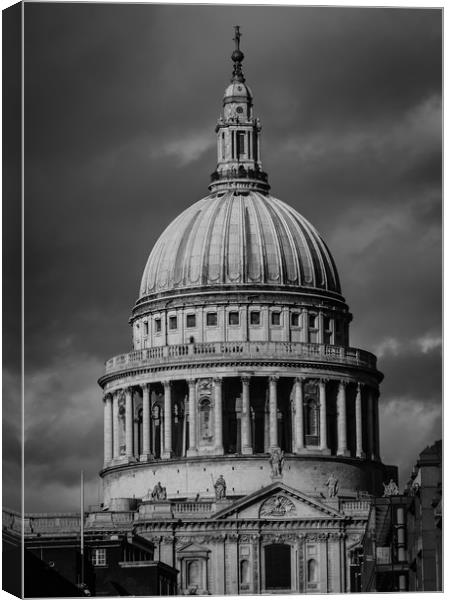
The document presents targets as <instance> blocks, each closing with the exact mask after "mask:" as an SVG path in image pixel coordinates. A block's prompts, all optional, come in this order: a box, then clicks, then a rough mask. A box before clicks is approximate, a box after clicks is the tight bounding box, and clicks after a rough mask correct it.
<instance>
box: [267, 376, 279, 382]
mask: <svg viewBox="0 0 449 600" xmlns="http://www.w3.org/2000/svg"><path fill="white" fill-rule="evenodd" d="M268 379H269V381H270V383H277V382H278V381H279V375H270V376H269V377H268Z"/></svg>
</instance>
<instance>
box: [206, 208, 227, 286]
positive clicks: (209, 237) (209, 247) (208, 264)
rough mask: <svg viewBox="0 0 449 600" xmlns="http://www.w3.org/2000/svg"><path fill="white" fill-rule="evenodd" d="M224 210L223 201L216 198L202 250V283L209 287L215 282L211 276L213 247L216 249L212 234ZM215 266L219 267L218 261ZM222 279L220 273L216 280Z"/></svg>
mask: <svg viewBox="0 0 449 600" xmlns="http://www.w3.org/2000/svg"><path fill="white" fill-rule="evenodd" d="M222 209H223V203H222V202H221V200H218V199H217V198H214V200H213V205H212V207H211V213H212V214H211V216H210V217H209V221H208V223H207V233H206V235H205V236H204V244H203V249H202V263H201V283H202V284H204V285H207V284H208V283H210V282H212V281H213V278H212V276H211V270H212V264H213V263H211V257H213V256H214V255H213V253H212V251H213V247H214V238H213V236H212V232H213V230H214V227H215V223H216V221H217V216H218V213H219V212H220V210H222ZM215 264H217V265H218V259H217V260H216V261H215ZM219 277H220V273H218V274H217V276H216V278H215V280H216V281H217V280H218V278H219Z"/></svg>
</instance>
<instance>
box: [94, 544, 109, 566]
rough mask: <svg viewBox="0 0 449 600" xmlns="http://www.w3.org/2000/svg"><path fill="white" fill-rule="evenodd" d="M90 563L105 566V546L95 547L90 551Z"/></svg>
mask: <svg viewBox="0 0 449 600" xmlns="http://www.w3.org/2000/svg"><path fill="white" fill-rule="evenodd" d="M92 564H93V565H94V567H105V566H106V564H107V563H106V548H95V549H94V550H93V552H92Z"/></svg>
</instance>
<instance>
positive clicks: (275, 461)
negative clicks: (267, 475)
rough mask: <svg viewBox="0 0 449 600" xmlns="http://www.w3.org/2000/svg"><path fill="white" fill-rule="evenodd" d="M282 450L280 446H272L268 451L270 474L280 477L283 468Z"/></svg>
mask: <svg viewBox="0 0 449 600" xmlns="http://www.w3.org/2000/svg"><path fill="white" fill-rule="evenodd" d="M284 460H285V459H284V451H283V450H281V449H280V448H273V450H271V453H270V459H269V461H270V465H271V476H272V477H281V476H282V469H283V468H284Z"/></svg>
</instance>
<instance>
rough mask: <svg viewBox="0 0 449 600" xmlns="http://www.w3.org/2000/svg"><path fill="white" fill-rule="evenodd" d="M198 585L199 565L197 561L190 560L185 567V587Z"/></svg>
mask: <svg viewBox="0 0 449 600" xmlns="http://www.w3.org/2000/svg"><path fill="white" fill-rule="evenodd" d="M200 583H201V580H200V563H199V561H197V560H192V561H191V562H189V564H188V565H187V585H188V586H189V587H190V586H192V587H193V586H199V585H200Z"/></svg>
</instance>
